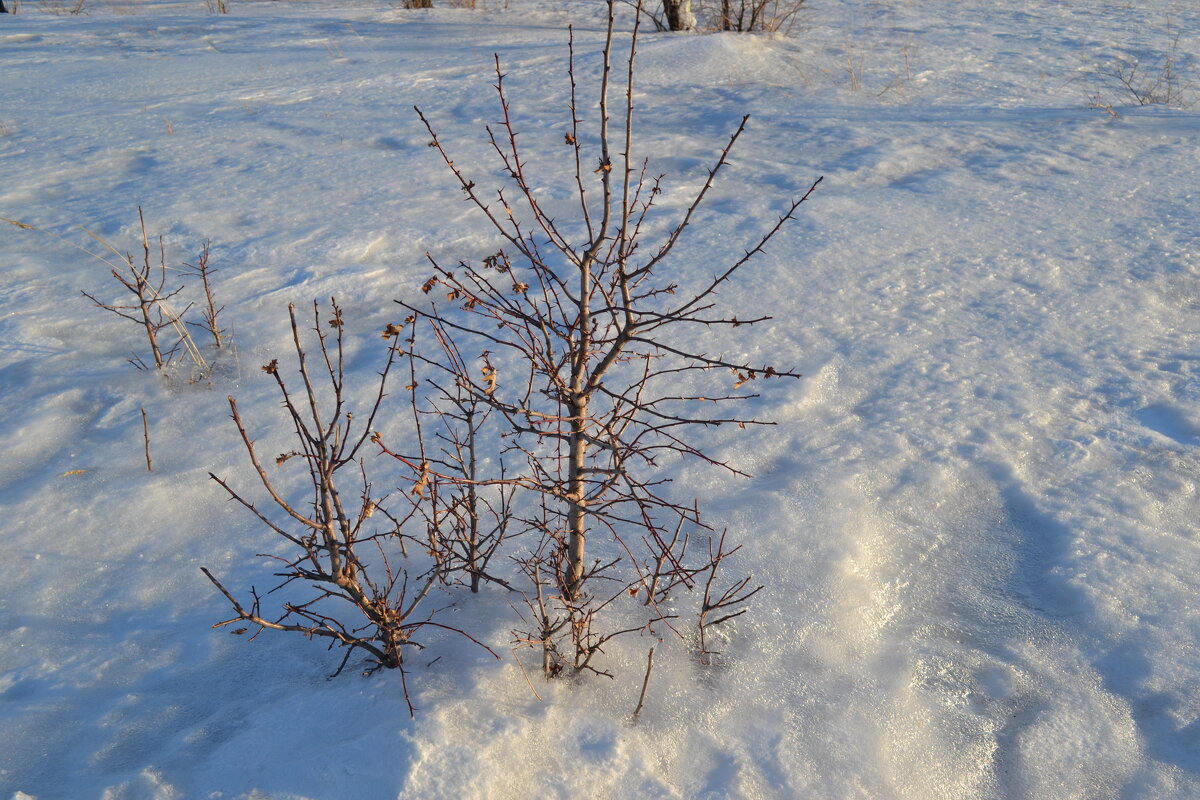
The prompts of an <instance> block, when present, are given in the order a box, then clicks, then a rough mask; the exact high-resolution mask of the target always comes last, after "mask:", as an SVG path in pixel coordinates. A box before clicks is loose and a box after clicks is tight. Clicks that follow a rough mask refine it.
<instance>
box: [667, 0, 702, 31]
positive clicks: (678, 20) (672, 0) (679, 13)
mask: <svg viewBox="0 0 1200 800" xmlns="http://www.w3.org/2000/svg"><path fill="white" fill-rule="evenodd" d="M663 15H664V16H665V17H666V18H667V28H668V29H669V30H673V31H692V30H695V29H696V15H695V14H693V13H692V0H663Z"/></svg>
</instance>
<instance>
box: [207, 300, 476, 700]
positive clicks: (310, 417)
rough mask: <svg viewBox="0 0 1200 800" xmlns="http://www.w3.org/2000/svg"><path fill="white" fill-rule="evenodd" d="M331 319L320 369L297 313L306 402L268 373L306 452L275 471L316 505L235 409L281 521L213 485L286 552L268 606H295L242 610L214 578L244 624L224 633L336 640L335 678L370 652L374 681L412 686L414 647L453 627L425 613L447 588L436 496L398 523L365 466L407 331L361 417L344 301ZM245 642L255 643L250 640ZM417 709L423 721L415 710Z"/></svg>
mask: <svg viewBox="0 0 1200 800" xmlns="http://www.w3.org/2000/svg"><path fill="white" fill-rule="evenodd" d="M330 308H331V311H332V314H331V316H330V318H329V319H328V321H326V322H322V320H321V316H320V308H319V306H318V305H317V304H316V303H314V304H313V333H314V335H315V338H316V351H317V357H316V358H315V359H313V360H314V361H315V362H316V363H315V364H310V359H309V355H308V350H307V348H306V346H305V343H304V337H303V336H302V335H301V332H300V327H299V324H298V323H297V320H296V309H295V307H294V306H289V307H288V313H289V316H290V321H291V330H292V343H293V345H294V348H295V355H296V369H297V373H298V375H299V378H300V388H299V390H298V391H293V390H291V389H290V388H289V387H288V385H287V383H286V382H285V380H284V377H283V369H282V368H281V366H280V365H279V363H278V361H277V360H275V361H272V362H271V363H270V364H267V365H266V366H264V367H263V371H264V372H266V373H267V374H268V375H270V377H271V378H272V379H273V380H274V381H275V384H276V386H277V387H278V389H279V393H280V395H281V397H282V398H283V409H284V417H285V419H286V420H287V424H288V425H289V427H291V429H292V431H293V433H294V435H295V438H294V444H295V449H293V450H291V451H288V452H286V453H282V454H280V455H279V456H277V457H276V458H275V459H274V465H275V468H276V470H282V469H284V468H285V467H286V466H287V465H289V464H293V463H294V464H296V465H298V467H299V468H300V469H301V470H302V471H303V472H306V473H307V484H308V486H307V500H306V502H304V503H300V502H297V501H295V500H293V499H290V498H289V495H288V493H287V492H286V491H285V489H284V488H282V487H281V486H280V485H279V482H278V480H277V479H275V478H272V477H271V473H269V472H268V468H267V466H266V465H265V464H264V462H263V459H262V457H261V455H260V453H259V450H258V448H257V447H256V446H255V442H254V439H253V438H252V437H251V436H250V433H249V432H248V431H247V428H246V424H245V422H244V421H243V419H242V415H241V412H240V411H239V410H238V406H237V401H236V400H234V398H232V397H230V398H229V407H230V410H231V412H232V415H233V420H234V423H235V424H236V426H237V430H238V433H239V434H240V436H241V440H242V444H243V445H244V447H245V449H246V453H247V456H248V457H249V460H250V463H251V464H252V465H253V467H254V471H255V472H256V473H257V475H258V478H259V481H260V482H261V484H262V489H263V490H265V492H266V495H267V497H268V498H269V500H270V503H271V505H272V506H273V507H274V508H273V512H274V513H268V511H270V510H271V509H270V508H267V509H265V510H264V509H263V508H260V506H259V505H258V504H257V503H255V502H253V501H251V500H248V499H246V498H245V497H244V496H243V495H242V494H241V493H240V492H238V491H237V490H235V489H234V488H232V487H231V486H230V484H229V483H227V482H226V481H225V480H223V479H221V478H219V477H217V476H216V475H212V474H211V473H210V477H211V478H212V479H213V480H214V481H216V482H217V483H218V484H220V485H221V487H222V488H223V489H225V491H226V492H228V493H229V496H230V497H231V498H232V499H233V500H235V501H237V502H238V503H240V504H241V505H242V506H244V507H245V508H246V509H247V510H249V511H250V512H251V513H252V514H253V515H254V516H255V517H256V518H257V519H258V520H259V521H260V522H261V523H263V524H264V525H265V526H266V528H267V529H268V530H269V531H271V532H272V533H274V534H275V535H276V536H278V537H279V539H280V540H281V545H282V547H283V550H282V551H281V552H280V553H278V554H272V555H267V556H265V558H267V559H269V560H270V561H271V562H272V563H274V564H275V565H276V570H277V571H276V572H275V573H274V575H275V578H276V579H277V580H278V582H277V584H276V585H275V586H274V587H273V588H272V589H271V590H270V591H269V592H267V593H266V594H272V593H275V592H281V593H284V594H285V597H286V599H284V600H282V601H281V602H280V603H279V604H278V607H276V608H275V609H274V610H273V611H270V612H269V611H268V610H267V609H266V607H265V605H264V597H265V595H264V594H262V593H260V592H259V591H258V590H257V589H256V588H253V587H252V588H251V590H250V593H249V594H250V598H249V600H247V601H245V602H242V601H240V600H238V599H237V598H236V597H235V596H234V594H233V593H232V592H230V591H229V590H228V589H227V588H226V587H225V586H224V584H222V583H221V581H220V580H218V579H217V578H216V577H215V576H214V575H213V574H212V572H210V571H209V570H208V569H207V568H204V569H203V571H204V574H205V575H206V576H207V577H208V579H209V580H210V581H212V583H213V584H214V585H215V586H216V587H217V589H218V590H220V592H221V594H223V595H224V596H225V598H226V599H227V600H228V601H229V603H230V605H231V606H232V607H233V610H234V612H235V616H234V617H233V618H231V619H228V620H225V621H223V622H219V623H217V624H216V625H215V626H214V627H222V626H225V625H231V624H235V623H239V622H245V623H249V624H251V625H255V626H258V628H259V630H260V631H261V630H264V629H269V630H278V631H290V632H294V633H300V634H303V635H304V636H306V637H308V638H310V639H318V640H326V641H328V642H329V646H330V647H331V648H332V647H334V646H338V647H342V648H345V651H346V652H345V654H344V656H343V658H342V661H341V664H340V665H339V666H338V669H337V672H335V673H334V674H337V673H340V672H341V671H342V669H343V668H344V667H345V665H346V663H347V661H348V660H349V658H350V656H351V655H353V654H354V653H355V652H356V651H362V652H363V653H365V654H367V655H368V656H369V658H370V660H371V661H372V662H373V667H372V669H373V670H374V669H380V668H389V669H399V670H400V671H401V674H402V675H404V674H405V655H404V654H405V651H406V650H408V649H410V648H419V647H420V644H419V643H418V642H417V640H416V639H415V638H414V637H415V636H416V635H417V634H418V633H419V632H420V631H421V630H422V629H425V628H429V627H439V628H445V627H446V626H444V625H441V624H440V623H437V622H435V621H434V620H433V612H432V611H429V610H427V609H425V608H423V604H424V603H425V601H426V599H427V598H428V597H429V595H430V592H431V591H432V590H433V589H434V588H435V587H436V586H437V585H438V584H439V583H441V582H444V580H445V568H444V564H445V559H442V558H439V557H438V550H439V545H438V541H437V529H436V528H435V527H430V526H429V525H427V524H426V523H427V522H428V521H429V520H431V519H434V518H436V512H429V511H428V510H427V508H426V506H427V503H429V502H431V501H433V498H432V496H431V493H430V491H429V490H428V488H427V485H428V484H427V482H426V484H425V485H422V486H420V488H418V489H417V490H415V491H413V492H412V493H411V494H401V495H399V496H398V497H394V498H391V499H392V500H393V501H394V502H393V504H392V505H393V506H396V507H398V508H396V510H395V513H393V510H392V509H389V508H388V501H389V497H388V496H386V495H385V496H383V497H376V496H374V495H373V487H372V484H371V482H370V480H369V478H368V474H369V472H368V469H367V465H366V461H365V459H364V458H362V456H361V453H362V450H363V448H364V446H365V445H367V443H368V442H369V441H371V440H373V439H374V438H375V437H374V435H373V427H372V426H373V424H374V421H375V418H376V415H377V414H378V413H379V407H380V404H381V403H382V402H383V398H384V396H385V388H386V385H387V380H388V376H389V373H390V372H391V370H392V367H393V366H394V364H395V363H396V360H397V358H398V357H399V356H400V354H401V353H402V350H401V337H400V330H399V329H398V328H395V327H394V326H393V327H389V329H388V330H387V331H385V332H384V336H385V338H386V339H388V341H389V346H388V351H387V355H386V361H385V363H384V366H383V369H382V370H381V371H380V373H379V376H380V377H379V383H378V388H377V390H376V391H375V392H374V399H373V401H371V402H370V403H369V404H368V405H367V407H366V408H365V409H364V410H363V411H360V413H359V414H357V415H356V414H355V413H354V410H353V409H352V408H351V406H350V397H349V392H348V391H347V387H346V378H345V373H344V369H343V366H344V351H343V329H344V327H345V322H344V319H343V316H342V311H341V309H340V308H339V307H338V305H337V303H336V301H332V300H331V301H330ZM411 529H415V530H416V533H415V534H414V533H411V532H410V530H411ZM410 549H411V550H412V551H413V552H412V553H411V554H410ZM422 554H426V555H427V556H428V557H422ZM285 590H286V591H285ZM449 630H454V629H452V628H450V629H449ZM234 632H235V633H244V632H245V629H244V628H240V629H238V630H235V631H234ZM463 635H466V634H465V633H464V634H463ZM406 694H407V692H406ZM409 709H410V711H412V706H411V702H410V705H409Z"/></svg>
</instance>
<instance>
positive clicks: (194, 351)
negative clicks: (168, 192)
mask: <svg viewBox="0 0 1200 800" xmlns="http://www.w3.org/2000/svg"><path fill="white" fill-rule="evenodd" d="M138 222H139V224H140V225H141V229H142V242H141V244H142V257H141V260H140V263H139V262H138V261H136V260H135V259H134V257H133V255H132V254H130V253H125V254H122V253H121V252H120V251H119V250H117V249H116V248H115V247H113V246H112V245H111V244H109V243H108V242H107V241H105V240H104V239H102V238H100V237H99V236H96V235H95V234H93V233H91V232H90V231H88V233H89V234H90V235H91V236H92V237H93V238H94V239H95V240H96V241H97V242H99V243H100V244H102V245H104V247H105V248H107V249H108V250H109V251H110V253H112V254H113V255H114V256H116V257H117V258H118V259H121V260H120V261H117V262H114V261H111V260H109V259H108V258H106V257H104V256H96V257H97V258H99V259H100V260H101V261H103V262H104V263H105V264H107V265H108V266H109V273H110V274H111V275H112V277H113V278H114V279H115V280H116V281H117V283H118V284H120V285H121V287H122V288H124V289H125V291H126V292H127V293H128V294H130V295H132V301H131V302H129V303H124V304H123V303H105V302H103V301H101V300H98V299H96V296H95V295H93V294H89V293H88V292H82V294H83V296H84V297H86V298H87V299H89V300H91V301H92V302H93V303H95V304H96V305H97V306H98V307H100V308H103V309H104V310H106V311H111V312H112V313H114V314H116V315H117V316H119V317H122V318H123V319H127V320H130V321H131V322H135V323H137V324H138V325H140V326H141V327H142V330H143V332H144V333H145V335H146V342H147V344H148V345H149V347H150V355H151V358H152V360H153V361H154V367H155V369H162V368H163V367H165V366H167V365H168V364H169V363H171V361H172V359H174V357H175V355H176V354H177V353H178V352H179V351H180V350H181V349H182V350H184V351H186V352H187V354H188V356H189V357H190V358H191V360H192V363H193V364H194V365H195V366H196V367H197V368H198V369H199V370H200V374H201V375H205V374H207V373H208V362H207V361H206V360H205V359H204V356H203V355H201V353H200V349H199V348H198V347H197V346H196V343H195V341H193V340H192V337H191V334H190V333H188V330H187V326H186V324H185V323H184V322H183V315H184V314H185V313H186V312H187V311H188V309H189V308H190V306H188V307H185V308H184V309H183V310H182V311H179V310H177V309H176V308H175V307H174V305H173V304H172V302H171V301H172V300H173V299H174V298H175V297H176V296H177V295H178V294H179V293H180V292H181V291H183V286H182V285H180V286H178V287H176V288H174V289H168V288H167V260H166V250H165V248H164V245H163V240H162V237H161V236H160V237H159V238H158V242H157V244H158V247H157V252H158V263H157V264H155V263H154V262H153V259H152V256H151V248H150V237H149V235H148V234H147V233H146V218H145V216H144V215H143V214H142V209H141V208H140V207H139V208H138ZM93 255H95V254H93ZM164 332H167V333H168V338H173V339H174V341H169V342H164V340H163V337H162V334H163V333H164ZM130 363H132V364H133V365H134V366H136V367H138V368H139V369H147V368H148V366H149V365H148V364H147V363H146V362H145V360H144V359H142V358H141V357H140V356H138V355H136V354H135V355H134V356H133V357H132V358H131V359H130Z"/></svg>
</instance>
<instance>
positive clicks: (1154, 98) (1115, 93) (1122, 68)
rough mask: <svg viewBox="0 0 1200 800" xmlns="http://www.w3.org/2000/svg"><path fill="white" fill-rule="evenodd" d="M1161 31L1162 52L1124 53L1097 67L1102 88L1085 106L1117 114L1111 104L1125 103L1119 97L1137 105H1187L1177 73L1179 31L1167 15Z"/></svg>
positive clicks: (1185, 90) (1183, 86) (1183, 84)
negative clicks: (1163, 38)
mask: <svg viewBox="0 0 1200 800" xmlns="http://www.w3.org/2000/svg"><path fill="white" fill-rule="evenodd" d="M1164 33H1165V36H1166V39H1167V42H1168V43H1167V46H1166V48H1165V49H1164V50H1162V51H1161V52H1159V53H1153V52H1150V53H1146V54H1143V55H1130V54H1125V55H1122V56H1119V57H1114V58H1113V59H1112V60H1111V62H1110V63H1109V64H1108V65H1107V66H1103V67H1098V68H1097V69H1096V74H1097V75H1099V76H1100V77H1101V79H1102V80H1103V81H1104V84H1105V87H1104V88H1103V89H1101V90H1099V91H1097V92H1095V93H1094V94H1093V95H1092V96H1091V97H1090V98H1089V101H1088V106H1089V107H1091V108H1100V109H1104V110H1105V111H1107V112H1108V113H1109V114H1112V115H1113V116H1119V115H1118V113H1117V111H1116V110H1115V109H1114V106H1120V105H1126V104H1127V103H1122V102H1121V101H1122V99H1124V100H1132V101H1133V102H1135V103H1137V104H1138V105H1139V106H1149V105H1166V106H1186V105H1189V98H1188V92H1187V86H1186V84H1185V82H1184V80H1183V78H1182V76H1181V75H1180V61H1181V54H1180V49H1179V42H1180V37H1181V35H1182V31H1181V30H1180V28H1179V26H1178V25H1176V24H1175V23H1174V22H1173V21H1172V20H1171V18H1170V17H1169V16H1168V17H1167V18H1166V21H1165V29H1164Z"/></svg>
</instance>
